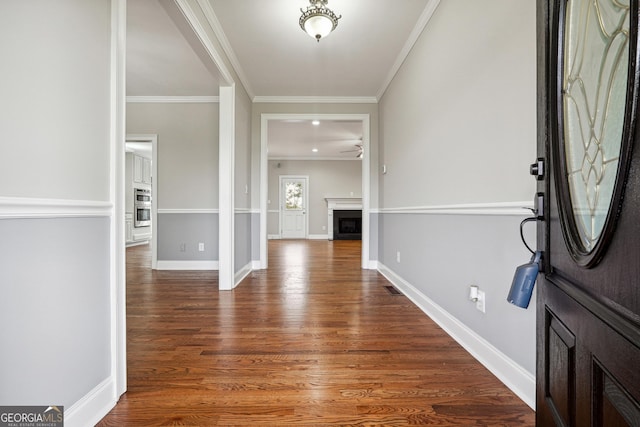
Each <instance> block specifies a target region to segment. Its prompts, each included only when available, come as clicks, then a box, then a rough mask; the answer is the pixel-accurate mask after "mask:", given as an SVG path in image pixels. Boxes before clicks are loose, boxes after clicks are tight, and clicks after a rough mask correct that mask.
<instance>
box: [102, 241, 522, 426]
mask: <svg viewBox="0 0 640 427" xmlns="http://www.w3.org/2000/svg"><path fill="white" fill-rule="evenodd" d="M360 243H361V242H360V241H334V242H328V241H295V240H291V241H285V240H272V241H270V242H269V269H268V270H264V271H256V272H253V273H251V274H250V275H249V277H247V278H246V279H245V280H244V281H243V282H242V283H241V284H240V285H239V286H238V287H237V288H236V289H235V290H233V291H225V292H219V291H218V290H217V274H216V273H215V272H174V271H172V272H170V271H152V270H150V268H149V266H150V264H151V263H150V254H149V250H148V248H147V247H146V246H139V247H133V248H129V249H127V305H128V306H127V313H128V314H127V322H128V325H127V334H128V336H127V341H128V349H127V353H128V381H129V382H128V391H127V393H126V394H125V395H124V396H122V398H121V399H120V402H119V403H118V405H117V406H116V407H115V408H114V409H113V410H112V411H111V412H110V413H109V414H108V415H107V416H106V417H105V418H104V419H103V420H102V421H101V422H100V423H99V424H98V425H100V426H143V425H191V426H212V425H241V426H267V425H271V426H285V425H385V426H393V425H407V424H413V425H417V424H430V425H438V426H523V425H529V426H531V425H534V412H533V411H532V410H531V409H530V408H529V407H528V406H526V405H525V404H524V403H523V402H522V401H521V400H519V399H518V398H517V397H516V396H515V395H514V394H513V393H512V392H511V391H510V390H508V389H507V388H506V387H505V386H504V385H503V384H502V383H501V382H500V381H498V380H497V379H496V378H495V377H494V376H493V375H492V374H491V373H489V372H488V371H487V370H486V369H485V368H484V367H483V366H482V365H480V364H479V363H478V362H477V361H476V360H475V359H474V358H473V357H472V356H470V355H469V354H468V353H467V352H466V351H465V350H463V349H462V347H460V346H459V345H458V344H457V343H456V342H455V341H453V340H452V339H451V338H450V337H449V336H448V335H447V334H446V333H444V332H443V331H442V330H441V329H440V328H439V327H438V326H437V325H435V323H433V322H432V321H431V320H430V319H429V318H428V317H427V316H426V315H425V314H423V313H422V311H420V310H419V309H418V308H417V307H416V306H414V305H413V304H412V303H411V302H410V301H409V300H408V299H407V298H406V297H405V296H403V295H393V294H391V293H390V292H389V290H388V289H387V288H385V286H389V285H390V284H389V283H388V282H387V281H386V280H385V279H384V278H383V277H382V276H381V275H380V274H378V273H377V272H375V271H367V270H361V269H360V265H359V264H360Z"/></svg>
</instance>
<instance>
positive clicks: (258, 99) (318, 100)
mask: <svg viewBox="0 0 640 427" xmlns="http://www.w3.org/2000/svg"><path fill="white" fill-rule="evenodd" d="M253 102H254V103H255V104H267V103H273V104H377V103H378V99H377V98H376V97H375V96H254V97H253Z"/></svg>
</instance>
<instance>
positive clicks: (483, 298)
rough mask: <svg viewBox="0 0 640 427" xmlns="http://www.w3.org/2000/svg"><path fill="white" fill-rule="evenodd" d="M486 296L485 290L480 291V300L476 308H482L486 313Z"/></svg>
mask: <svg viewBox="0 0 640 427" xmlns="http://www.w3.org/2000/svg"><path fill="white" fill-rule="evenodd" d="M485 308H486V307H485V296H484V291H478V300H477V301H476V309H478V310H480V311H481V312H483V313H486V311H485Z"/></svg>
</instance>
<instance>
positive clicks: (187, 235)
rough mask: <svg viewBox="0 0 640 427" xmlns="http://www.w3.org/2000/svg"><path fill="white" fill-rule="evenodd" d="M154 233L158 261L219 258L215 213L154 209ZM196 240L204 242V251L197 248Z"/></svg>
mask: <svg viewBox="0 0 640 427" xmlns="http://www.w3.org/2000/svg"><path fill="white" fill-rule="evenodd" d="M157 233H158V261H218V259H219V257H218V214H217V213H158V227H157ZM199 243H204V248H205V250H204V252H200V251H198V244H199ZM182 244H184V245H185V250H184V251H181V250H180V249H181V245H182Z"/></svg>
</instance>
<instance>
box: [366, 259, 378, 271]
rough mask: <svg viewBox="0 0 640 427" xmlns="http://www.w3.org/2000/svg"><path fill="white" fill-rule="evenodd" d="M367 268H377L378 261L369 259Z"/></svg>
mask: <svg viewBox="0 0 640 427" xmlns="http://www.w3.org/2000/svg"><path fill="white" fill-rule="evenodd" d="M366 268H367V270H377V269H378V261H374V260H371V259H370V260H369V262H368V264H367V266H366Z"/></svg>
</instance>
